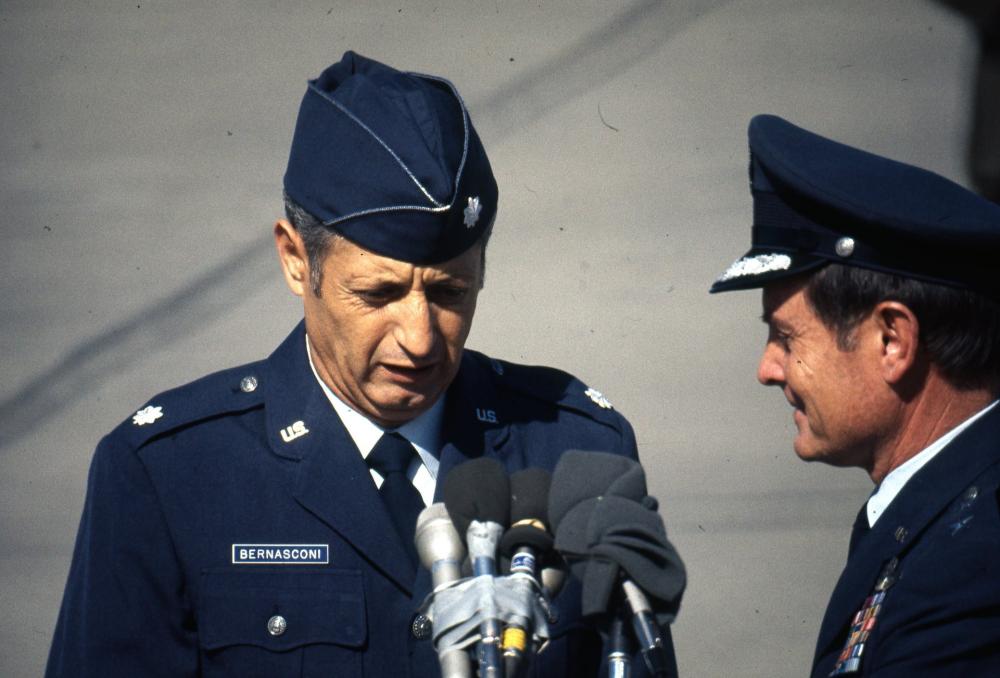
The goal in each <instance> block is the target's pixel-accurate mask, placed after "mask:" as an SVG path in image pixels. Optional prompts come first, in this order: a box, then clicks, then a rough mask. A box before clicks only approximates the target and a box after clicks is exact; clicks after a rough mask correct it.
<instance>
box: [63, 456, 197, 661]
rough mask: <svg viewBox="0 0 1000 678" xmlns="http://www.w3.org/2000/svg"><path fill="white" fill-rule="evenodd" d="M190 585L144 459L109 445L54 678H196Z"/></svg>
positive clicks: (96, 479)
mask: <svg viewBox="0 0 1000 678" xmlns="http://www.w3.org/2000/svg"><path fill="white" fill-rule="evenodd" d="M197 671H198V649H197V638H196V633H195V630H194V624H193V615H192V611H191V605H190V603H189V601H188V600H187V598H186V591H185V585H184V578H183V575H182V572H181V568H180V566H179V563H178V560H177V555H176V553H175V551H174V547H173V542H172V540H171V537H170V534H169V532H168V529H167V524H166V521H165V519H164V516H163V513H162V511H161V509H160V506H159V503H158V501H157V497H156V493H155V491H154V487H153V485H152V482H151V481H150V478H149V476H148V474H147V472H146V469H145V468H144V466H143V464H142V462H141V460H140V459H139V457H138V456H137V455H136V454H135V452H134V451H132V450H131V449H128V448H126V447H125V446H122V445H120V444H116V442H115V440H114V437H113V436H109V437H108V438H105V439H104V441H102V442H101V444H100V445H99V446H98V448H97V452H96V453H95V455H94V459H93V462H92V464H91V468H90V475H89V479H88V487H87V499H86V502H85V504H84V509H83V517H82V519H81V521H80V530H79V533H78V535H77V540H76V547H75V550H74V554H73V562H72V565H71V566H70V572H69V579H68V581H67V584H66V591H65V593H64V595H63V602H62V608H61V610H60V612H59V621H58V623H57V625H56V630H55V635H54V637H53V641H52V648H51V651H50V653H49V662H48V667H47V669H46V676H47V677H48V678H59V677H63V676H67V677H68V676H73V677H74V678H86V677H90V676H94V677H96V676H102V677H104V676H171V677H173V678H177V677H183V676H194V675H196V674H197Z"/></svg>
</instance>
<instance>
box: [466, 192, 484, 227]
mask: <svg viewBox="0 0 1000 678" xmlns="http://www.w3.org/2000/svg"><path fill="white" fill-rule="evenodd" d="M482 211H483V206H482V204H480V202H479V198H478V197H475V198H469V204H468V206H467V207H466V208H465V210H464V214H465V222H464V223H465V227H466V228H472V227H473V226H475V225H476V222H477V221H479V213H480V212H482Z"/></svg>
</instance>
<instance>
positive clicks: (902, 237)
mask: <svg viewBox="0 0 1000 678" xmlns="http://www.w3.org/2000/svg"><path fill="white" fill-rule="evenodd" d="M748 137H749V142H750V188H751V193H752V195H753V213H754V214H753V216H754V219H753V234H752V247H751V249H750V251H748V252H747V253H746V254H745V255H743V257H741V258H740V259H738V260H737V261H736V262H734V263H733V264H732V265H731V266H730V267H729V268H728V269H727V270H726V271H725V272H724V273H723V274H722V275H721V276H719V278H718V279H716V281H715V283H714V284H713V285H712V287H711V289H710V292H713V293H714V292H725V291H730V290H740V289H751V288H755V287H762V286H764V285H766V284H768V283H769V282H771V281H774V280H778V279H781V278H785V277H790V276H793V275H798V274H801V273H805V272H808V271H810V270H814V269H816V268H819V267H820V266H823V265H825V264H827V263H830V262H839V263H843V264H847V265H852V266H858V267H862V268H869V269H872V270H877V271H882V272H886V273H891V274H896V275H900V276H904V277H910V278H916V279H921V280H926V281H930V282H936V283H940V284H945V285H950V286H956V287H966V288H972V289H979V290H981V291H985V292H987V293H995V291H996V289H997V283H996V281H995V279H994V278H995V276H994V275H993V274H992V272H991V270H992V268H993V266H992V264H991V263H990V262H991V260H992V259H993V258H995V256H996V255H997V254H998V252H1000V206H998V205H996V204H994V203H991V202H990V201H988V200H986V199H984V198H981V197H980V196H978V195H976V194H974V193H972V192H971V191H968V190H967V189H965V188H963V187H961V186H959V185H958V184H956V183H954V182H952V181H950V180H948V179H946V178H944V177H942V176H940V175H937V174H934V173H933V172H929V171H927V170H924V169H921V168H918V167H914V166H912V165H907V164H905V163H901V162H898V161H895V160H891V159H889V158H884V157H881V156H878V155H875V154H872V153H869V152H867V151H863V150H860V149H857V148H853V147H851V146H847V145H845V144H842V143H839V142H836V141H833V140H831V139H827V138H825V137H822V136H819V135H817V134H814V133H812V132H809V131H808V130H804V129H802V128H800V127H797V126H795V125H793V124H791V123H790V122H788V121H786V120H783V119H782V118H780V117H778V116H775V115H758V116H755V117H754V118H753V119H752V120H751V121H750V126H749V130H748Z"/></svg>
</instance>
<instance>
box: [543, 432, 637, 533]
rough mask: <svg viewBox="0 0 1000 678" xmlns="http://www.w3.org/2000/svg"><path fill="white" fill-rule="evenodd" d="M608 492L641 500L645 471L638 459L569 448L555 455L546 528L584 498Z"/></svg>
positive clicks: (555, 525) (558, 521) (557, 524)
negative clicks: (558, 455)
mask: <svg viewBox="0 0 1000 678" xmlns="http://www.w3.org/2000/svg"><path fill="white" fill-rule="evenodd" d="M602 495H612V496H618V497H625V498H628V499H633V500H635V501H642V499H643V498H644V497H646V496H647V495H646V474H645V472H644V471H643V470H642V466H640V465H639V462H637V461H635V460H634V459H629V458H628V457H623V456H622V455H620V454H611V453H609V452H583V451H581V450H570V451H568V452H565V453H564V454H563V455H562V456H561V457H559V463H557V464H556V469H555V471H554V472H553V474H552V486H551V488H550V490H549V522H550V525H551V527H550V529H551V530H552V531H553V532H555V531H556V530H557V529H558V528H559V523H560V522H561V521H562V519H563V516H565V515H566V513H567V512H568V511H569V510H570V509H572V508H573V507H574V506H575V505H576V504H578V503H580V502H581V501H583V500H584V499H590V498H592V497H599V496H602Z"/></svg>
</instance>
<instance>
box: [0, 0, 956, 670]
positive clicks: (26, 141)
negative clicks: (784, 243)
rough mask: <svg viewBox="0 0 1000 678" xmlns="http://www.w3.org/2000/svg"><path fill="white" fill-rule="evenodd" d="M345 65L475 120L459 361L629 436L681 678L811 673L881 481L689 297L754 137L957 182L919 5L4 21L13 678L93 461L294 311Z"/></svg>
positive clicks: (938, 77)
mask: <svg viewBox="0 0 1000 678" xmlns="http://www.w3.org/2000/svg"><path fill="white" fill-rule="evenodd" d="M349 48H351V49H355V50H357V51H360V52H361V53H363V54H366V55H368V56H372V57H375V58H378V59H380V60H383V61H386V62H388V63H390V64H393V65H395V66H397V67H401V68H405V69H410V70H419V71H424V72H430V73H435V74H440V75H444V76H446V77H448V78H450V79H451V80H453V81H454V82H455V83H456V84H457V86H458V87H459V89H460V91H461V92H462V93H463V95H464V96H465V98H466V100H467V103H468V105H469V108H470V109H471V112H472V115H473V119H474V120H475V123H476V125H477V128H478V129H479V132H480V135H481V136H482V138H483V140H484V142H485V144H486V146H487V149H488V150H489V152H490V154H491V159H492V162H493V166H494V169H495V171H496V174H497V178H498V181H499V183H500V189H501V207H500V213H499V217H498V222H497V227H496V235H495V238H494V241H493V243H492V244H491V247H490V253H489V270H488V275H487V285H486V289H485V291H484V294H483V295H482V297H481V305H480V311H479V315H478V317H477V320H476V326H475V329H474V331H473V334H472V337H471V338H470V342H469V345H470V346H472V347H475V348H478V349H480V350H484V351H487V352H489V353H492V354H494V355H497V356H499V357H504V358H507V359H511V360H516V361H522V362H528V363H545V364H552V365H556V366H559V367H562V368H564V369H568V370H570V371H572V372H574V373H576V374H577V375H579V376H580V377H581V378H583V379H584V380H585V381H587V382H588V383H589V384H590V385H592V386H593V387H595V388H597V389H599V390H601V391H602V392H604V393H605V394H606V395H607V397H608V398H609V399H610V400H611V401H612V402H613V403H614V404H615V405H616V406H617V407H618V408H619V409H620V410H621V411H622V412H624V413H625V414H626V415H627V416H628V417H629V418H630V419H631V421H632V423H633V425H634V427H635V429H636V432H637V435H638V438H639V442H640V452H641V454H642V456H643V459H644V461H645V463H646V466H647V469H648V472H649V475H650V478H651V485H652V491H653V492H654V493H655V494H656V495H658V496H659V497H660V499H661V503H662V511H663V513H664V515H665V516H666V519H667V522H668V530H669V532H670V535H671V536H672V538H673V539H674V540H675V541H676V544H677V545H678V547H679V548H680V550H681V553H682V554H683V556H684V558H685V560H686V562H687V565H688V568H689V573H690V586H689V590H688V593H687V597H686V599H685V602H684V606H683V608H682V611H681V615H680V618H679V620H678V622H677V623H676V625H675V626H674V629H673V631H674V635H675V639H676V645H677V652H678V657H679V662H680V667H681V670H682V672H683V674H684V675H686V676H701V677H716V676H733V675H752V676H775V677H785V676H787V677H789V678H790V677H792V676H801V675H804V674H805V673H806V671H807V670H808V665H809V661H810V658H811V654H812V646H813V642H814V639H815V634H816V631H817V629H818V627H819V621H820V617H821V615H822V611H823V608H824V606H825V604H826V598H827V596H828V594H829V592H830V591H831V590H832V588H833V585H834V582H835V580H836V577H837V575H838V573H839V570H840V567H841V564H842V563H843V560H844V557H845V553H846V545H847V538H848V534H849V531H850V524H851V521H852V519H853V516H854V514H855V512H856V510H857V508H858V506H860V504H861V502H862V501H863V500H864V498H865V497H866V496H867V494H868V492H869V490H870V483H869V481H868V480H867V478H866V477H865V476H864V474H863V473H861V472H860V471H857V470H834V469H830V468H826V467H819V466H813V465H806V464H804V463H802V462H800V461H798V460H797V459H796V458H795V456H794V454H793V453H792V451H791V437H792V431H793V428H792V423H791V411H790V410H789V408H788V407H787V405H786V404H785V402H784V400H783V398H782V396H781V394H780V393H779V392H778V391H776V390H774V389H771V390H767V389H764V388H763V387H760V386H758V385H757V384H756V383H755V382H754V369H755V361H756V357H757V352H758V350H759V349H760V347H761V345H762V342H763V338H764V331H763V326H762V325H761V323H760V322H759V320H758V315H759V312H760V311H759V308H758V306H759V300H758V298H757V295H756V294H755V293H738V294H729V295H723V296H721V297H709V295H708V294H707V288H708V286H709V284H710V283H711V281H712V280H713V278H714V277H715V276H716V275H717V274H719V273H720V272H721V271H722V270H723V269H724V268H725V267H726V266H727V265H728V264H729V263H730V262H731V261H732V260H733V259H735V258H736V257H737V256H738V255H739V254H741V253H742V252H743V251H744V250H745V249H746V248H747V244H748V242H749V223H750V199H749V194H748V190H747V171H746V167H747V153H746V132H745V130H746V124H747V122H748V120H749V118H750V116H751V115H753V114H755V113H760V112H773V113H778V114H780V115H783V116H785V117H787V118H789V119H790V120H792V121H793V122H796V123H798V124H801V125H802V126H805V127H807V128H810V129H813V130H815V131H817V132H820V133H823V134H826V135H828V136H832V137H834V138H837V139H840V140H843V141H846V142H848V143H851V144H853V145H858V146H861V147H864V148H867V149H870V150H873V151H875V152H879V153H883V154H886V155H890V156H892V157H895V158H898V159H901V160H904V161H909V162H913V163H916V164H920V165H923V166H925V167H928V168H930V169H932V170H935V171H937V172H940V173H942V174H944V175H946V176H948V177H951V178H954V179H956V180H958V181H959V182H963V183H964V181H965V176H964V166H963V157H964V156H963V151H964V142H965V134H966V132H967V125H968V122H967V120H966V117H967V112H968V97H969V95H970V82H969V80H970V78H971V75H972V63H973V53H974V41H973V35H972V33H971V32H970V31H968V30H967V28H966V26H965V25H964V23H963V22H962V21H961V20H960V19H959V18H958V17H957V16H954V15H952V14H950V13H948V12H947V11H945V10H944V9H942V8H940V7H939V6H938V5H936V4H933V3H929V2H925V1H921V0H878V1H877V2H874V1H872V0H732V1H729V2H725V1H722V0H670V1H653V0H634V1H631V2H598V1H592V2H584V1H581V0H573V1H568V0H548V1H545V2H526V1H514V0H473V1H469V0H441V1H440V2H431V1H422V2H412V1H407V0H396V2H385V1H382V0H379V1H377V2H341V1H335V0H327V1H326V2H262V1H256V2H234V1H226V2H193V1H190V2H166V1H162V0H131V2H117V1H114V2H113V1H111V0H104V1H100V2H98V1H96V0H91V1H87V2H84V1H78V2H65V1H64V2H55V1H53V0H33V1H30V2H29V1H22V2H17V1H14V0H3V1H2V2H0V54H2V57H0V83H2V92H3V96H2V97H0V125H2V129H3V136H2V142H0V143H2V147H0V148H2V150H0V158H2V161H0V163H2V164H0V176H2V181H0V200H2V206H3V217H4V223H3V247H2V248H0V264H2V266H0V269H2V271H3V278H2V280H3V289H2V294H0V313H2V318H3V322H2V325H0V351H2V357H3V359H2V367H0V370H2V372H0V600H2V601H3V610H4V612H5V615H4V616H5V619H6V622H5V623H4V624H3V625H2V629H0V647H2V648H3V649H2V650H0V675H3V676H33V675H39V674H40V673H41V670H42V667H43V665H44V662H45V657H46V653H47V651H48V644H49V641H50V637H51V633H52V627H53V624H54V622H55V617H56V614H57V611H58V606H59V602H60V599H61V595H62V587H63V583H64V581H65V577H66V572H67V568H68V566H69V558H70V555H71V550H72V542H73V539H74V535H75V532H76V527H77V521H78V519H79V512H80V508H81V505H82V501H83V496H84V491H85V484H86V472H87V467H88V464H89V460H90V457H91V454H92V451H93V447H94V445H95V444H96V443H97V441H98V440H99V438H100V437H101V436H102V435H103V434H104V433H106V432H107V431H109V430H110V429H111V428H112V427H113V426H114V425H115V424H116V423H117V422H118V421H120V420H122V419H124V418H125V417H127V416H130V415H131V413H132V412H133V411H134V410H135V408H136V407H138V406H139V405H141V404H142V403H143V402H144V401H145V400H146V399H147V398H148V397H150V396H151V395H153V394H155V393H156V392H158V391H161V390H164V389H166V388H168V387H171V386H174V385H177V384H179V383H182V382H185V381H188V380H190V379H193V378H195V377H198V376H200V375H202V374H204V373H206V372H209V371H212V370H215V369H221V368H223V367H226V366H230V365H233V364H237V363H240V362H245V361H248V360H253V359H257V358H259V357H262V356H264V355H266V354H267V353H268V352H270V350H271V349H272V348H273V347H275V346H276V345H277V343H278V342H279V341H280V340H281V339H282V338H283V337H284V335H285V334H286V333H287V332H288V331H289V330H290V328H291V327H292V326H293V325H294V323H295V322H296V321H297V319H298V317H299V315H300V311H299V308H298V307H297V305H296V300H295V299H293V298H292V297H291V295H290V294H288V292H287V291H286V290H285V289H284V285H283V283H282V282H281V280H280V278H279V272H278V266H277V262H276V258H275V256H274V254H273V251H272V246H271V242H270V239H269V230H270V226H271V224H272V223H273V220H274V219H275V217H277V216H278V214H279V210H280V195H281V177H282V174H283V171H284V163H285V159H286V157H287V150H288V144H289V142H290V139H291V132H292V126H293V124H294V121H295V114H296V111H297V108H298V103H299V100H300V98H301V95H302V93H303V91H304V87H305V81H306V80H307V79H308V78H312V77H315V76H316V75H318V74H319V72H320V71H321V70H322V69H323V68H324V67H325V66H326V65H328V64H329V63H331V62H333V61H335V60H337V59H338V58H339V57H340V54H341V53H342V52H343V51H344V50H345V49H349Z"/></svg>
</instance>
